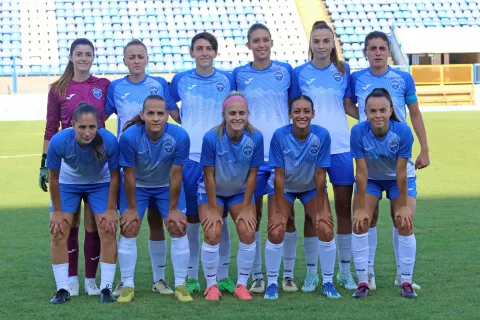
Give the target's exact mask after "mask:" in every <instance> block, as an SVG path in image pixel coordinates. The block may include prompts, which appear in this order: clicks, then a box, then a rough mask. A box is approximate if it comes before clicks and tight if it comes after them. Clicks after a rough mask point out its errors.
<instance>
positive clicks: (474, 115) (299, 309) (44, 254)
mask: <svg viewBox="0 0 480 320" xmlns="http://www.w3.org/2000/svg"><path fill="white" fill-rule="evenodd" d="M424 119H425V123H426V127H427V132H428V138H429V143H430V160H431V166H430V167H429V168H427V169H424V170H421V171H419V172H417V174H418V180H417V187H418V201H417V214H416V217H415V236H416V238H417V260H416V264H415V274H414V280H415V282H417V283H418V284H420V285H421V286H422V289H421V290H419V291H418V292H417V293H418V298H417V299H413V300H407V299H402V298H401V297H400V295H399V292H400V291H399V288H397V287H395V286H394V285H393V281H394V278H395V258H394V254H393V248H392V240H391V235H392V223H391V220H390V216H389V212H388V211H389V209H388V208H389V206H388V202H387V201H385V200H383V201H382V202H381V207H380V210H381V213H380V219H379V223H378V226H377V228H378V234H379V239H378V249H377V258H376V263H375V271H376V281H377V291H375V292H373V293H372V294H371V296H370V297H369V298H368V299H365V300H359V301H358V300H353V299H352V298H351V294H352V292H351V291H346V290H344V289H341V288H340V287H339V286H337V289H338V290H339V292H340V294H341V295H342V299H340V300H329V299H327V298H326V297H324V296H322V295H321V293H320V290H319V288H317V291H316V292H314V293H301V292H297V293H293V294H292V293H283V292H282V291H280V299H279V300H278V301H266V300H263V296H261V295H256V296H255V300H254V301H252V302H241V301H239V300H237V299H235V298H234V297H233V295H230V294H224V295H223V297H222V300H221V301H220V302H218V303H211V302H206V301H204V299H203V294H199V293H197V294H195V295H194V301H193V302H191V303H181V302H178V301H177V300H175V299H174V298H172V297H171V296H160V295H158V294H154V293H153V292H152V291H151V285H152V275H151V265H150V258H149V255H148V248H147V239H148V227H147V225H146V223H145V224H144V226H143V228H142V230H141V233H140V235H139V237H138V241H137V244H138V260H137V261H138V262H137V268H136V274H135V285H136V288H135V290H136V298H135V301H134V302H133V303H130V304H118V303H114V304H109V305H105V304H100V303H99V302H98V297H89V296H87V295H85V294H84V293H83V276H84V267H83V232H80V248H81V251H82V253H81V254H80V262H79V266H80V274H79V279H80V288H81V289H80V290H81V294H80V296H78V297H72V298H71V299H70V301H68V302H67V303H66V304H65V305H57V306H53V305H50V304H49V303H48V302H49V299H50V298H51V296H52V294H53V293H54V291H55V284H54V279H53V274H52V267H51V260H50V249H49V248H50V246H49V236H50V234H49V222H48V221H49V218H48V205H49V195H48V193H43V192H42V191H41V190H40V189H39V187H38V184H37V179H38V172H39V170H38V168H39V165H40V156H26V157H15V158H10V157H5V156H20V155H30V154H39V153H40V152H41V147H42V140H43V130H44V127H45V122H43V121H32V122H1V123H0V146H1V148H0V172H1V183H2V191H1V193H0V217H1V230H2V232H1V233H2V234H1V237H2V240H1V242H0V284H1V286H2V287H1V291H0V319H25V318H29V319H60V318H70V317H71V318H74V319H94V318H99V319H140V318H143V319H154V318H155V319H174V318H175V319H181V318H183V319H186V318H190V319H226V318H235V319H292V318H297V319H319V318H322V319H386V318H389V319H407V318H413V319H478V318H480V308H479V307H478V300H479V296H480V258H479V257H480V251H479V243H480V242H479V239H480V222H479V221H480V220H479V214H480V211H479V207H480V189H479V188H478V181H480V169H479V161H480V147H479V144H478V138H479V137H480V126H479V122H480V112H456V113H451V112H449V113H424ZM114 126H115V123H114V121H113V120H111V121H109V123H108V125H107V127H108V128H109V129H114ZM418 150H419V146H418V143H417V142H416V143H415V148H414V158H415V157H416V156H417V155H418ZM413 160H414V159H413ZM329 191H330V193H332V189H331V188H329ZM296 213H297V227H298V232H299V240H298V248H297V261H296V265H295V279H296V280H297V281H298V283H299V287H301V285H302V284H303V280H304V278H305V276H306V267H305V259H304V253H303V217H302V215H303V214H302V213H303V209H302V208H301V206H300V205H299V203H298V202H297V204H296ZM264 216H265V218H264V219H263V220H262V227H261V230H262V233H263V234H262V237H263V242H264V241H265V239H266V225H267V221H266V214H264ZM81 228H82V227H81ZM230 230H231V231H230V232H231V234H232V248H231V251H232V258H231V264H230V266H231V267H230V276H231V277H232V278H233V279H234V280H236V252H237V246H238V237H237V236H236V234H235V229H234V224H233V222H232V221H231V220H230ZM168 247H169V248H170V245H168ZM262 250H263V248H262ZM262 255H263V253H262ZM166 270H167V271H166V278H167V279H166V280H167V281H169V283H171V284H173V272H172V267H171V262H170V259H169V257H168V261H167V269H166ZM352 270H353V267H352ZM99 277H100V272H99V273H98V280H97V282H99ZM119 277H120V272H119V270H118V268H117V273H116V280H118V279H119ZM200 279H201V280H200V282H201V284H202V288H203V289H204V288H205V281H204V278H203V272H201V271H200ZM115 283H116V282H115ZM202 293H203V292H202Z"/></svg>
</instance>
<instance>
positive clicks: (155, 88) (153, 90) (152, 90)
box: [148, 86, 158, 94]
mask: <svg viewBox="0 0 480 320" xmlns="http://www.w3.org/2000/svg"><path fill="white" fill-rule="evenodd" d="M148 91H150V94H158V88H157V87H153V86H152V87H150V88H148Z"/></svg>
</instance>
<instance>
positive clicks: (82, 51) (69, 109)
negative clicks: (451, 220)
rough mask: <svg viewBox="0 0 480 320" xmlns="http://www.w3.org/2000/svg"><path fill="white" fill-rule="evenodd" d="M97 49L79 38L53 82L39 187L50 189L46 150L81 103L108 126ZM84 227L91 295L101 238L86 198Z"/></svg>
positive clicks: (74, 235)
mask: <svg viewBox="0 0 480 320" xmlns="http://www.w3.org/2000/svg"><path fill="white" fill-rule="evenodd" d="M94 59H95V48H94V46H93V44H92V42H91V41H90V40H88V39H83V38H80V39H76V40H75V41H73V43H72V44H71V46H70V55H69V62H68V64H67V67H66V68H65V71H64V73H63V74H62V76H61V77H60V78H59V79H58V80H57V81H55V82H54V83H52V85H51V86H50V91H49V92H48V105H47V124H46V127H45V136H44V142H43V154H42V161H41V166H40V178H39V184H40V188H41V189H42V190H43V191H45V192H47V191H48V188H47V183H48V170H47V163H46V159H47V150H48V145H49V143H50V139H51V138H52V136H53V135H54V134H55V133H57V132H58V129H59V126H60V125H61V129H65V128H69V127H70V126H71V123H72V115H73V111H74V110H75V109H76V108H77V106H78V105H79V103H81V102H86V103H88V104H90V105H92V106H94V107H95V109H96V110H97V112H98V125H99V126H100V127H105V119H104V113H103V109H104V104H105V97H106V93H107V87H108V85H109V84H110V80H108V79H105V78H97V77H94V76H92V75H91V74H90V69H91V67H92V63H93V60H94ZM80 210H81V206H80V204H79V206H78V210H77V213H78V214H75V215H74V217H73V220H72V225H71V228H70V233H69V238H68V257H69V271H68V275H69V283H70V287H69V291H70V295H71V296H78V294H79V283H78V250H79V246H78V227H79V225H80V220H81V219H80V218H81V214H80ZM84 217H85V220H84V227H85V242H84V254H85V292H86V293H87V294H88V295H98V294H100V290H99V289H98V287H97V284H96V283H95V276H96V273H97V267H98V262H99V257H100V239H99V236H98V232H97V227H96V223H95V219H94V215H93V213H92V210H91V209H90V206H89V204H88V202H87V201H85V199H84Z"/></svg>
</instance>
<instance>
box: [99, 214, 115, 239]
mask: <svg viewBox="0 0 480 320" xmlns="http://www.w3.org/2000/svg"><path fill="white" fill-rule="evenodd" d="M99 227H100V228H101V229H103V230H105V232H107V233H110V234H112V235H115V234H116V233H117V211H116V210H115V209H107V211H105V213H104V214H103V216H102V220H101V221H100V224H99Z"/></svg>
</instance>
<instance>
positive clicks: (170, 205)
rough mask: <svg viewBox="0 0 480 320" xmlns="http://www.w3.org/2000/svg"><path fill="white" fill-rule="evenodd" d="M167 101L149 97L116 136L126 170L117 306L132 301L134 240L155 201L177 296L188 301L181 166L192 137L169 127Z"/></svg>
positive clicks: (158, 97) (121, 205)
mask: <svg viewBox="0 0 480 320" xmlns="http://www.w3.org/2000/svg"><path fill="white" fill-rule="evenodd" d="M167 121H168V110H167V102H166V101H165V99H164V98H163V97H161V96H159V95H149V96H148V97H147V98H146V99H145V102H144V103H143V110H142V112H141V113H140V115H139V116H136V117H134V118H133V119H132V120H131V121H129V122H127V123H126V125H125V130H124V131H123V133H122V135H121V137H120V143H119V149H120V165H121V166H122V167H123V169H124V174H125V176H124V179H125V183H124V190H122V192H121V194H120V212H121V217H120V225H121V233H120V240H119V241H118V261H119V264H120V272H121V277H122V283H123V289H122V290H121V294H120V296H119V297H118V298H117V301H118V302H131V301H133V299H134V298H135V290H134V282H133V278H134V274H135V265H136V262H137V243H136V237H137V235H138V232H139V230H140V226H141V224H142V218H143V215H144V213H145V210H146V209H147V206H148V205H149V204H151V203H154V204H155V206H156V209H157V210H158V211H159V212H160V213H161V214H162V215H163V218H164V219H166V220H165V225H166V227H167V230H168V232H169V233H170V237H171V238H172V247H171V250H170V252H171V258H172V265H173V272H174V275H175V297H176V298H177V299H178V300H180V301H182V302H187V301H191V300H192V297H191V296H190V295H189V293H188V290H187V288H186V287H185V285H184V283H185V278H186V276H187V266H188V258H189V256H190V252H189V249H188V239H187V237H186V233H185V229H186V219H185V215H184V214H183V213H182V210H183V211H184V210H185V203H184V201H182V200H179V196H180V190H181V187H182V167H183V165H184V164H185V163H186V162H187V160H188V150H189V148H190V139H189V138H188V134H187V133H186V132H185V130H184V129H182V128H181V127H179V126H176V125H172V124H168V123H167Z"/></svg>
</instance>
